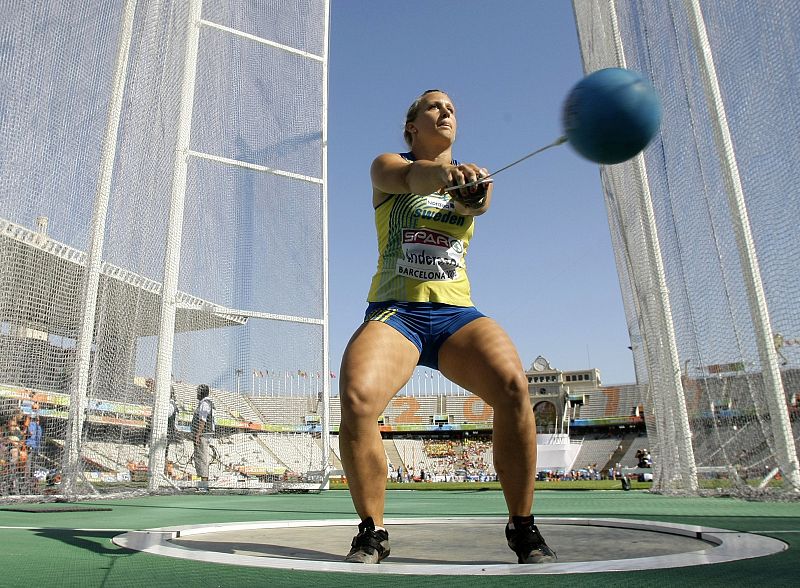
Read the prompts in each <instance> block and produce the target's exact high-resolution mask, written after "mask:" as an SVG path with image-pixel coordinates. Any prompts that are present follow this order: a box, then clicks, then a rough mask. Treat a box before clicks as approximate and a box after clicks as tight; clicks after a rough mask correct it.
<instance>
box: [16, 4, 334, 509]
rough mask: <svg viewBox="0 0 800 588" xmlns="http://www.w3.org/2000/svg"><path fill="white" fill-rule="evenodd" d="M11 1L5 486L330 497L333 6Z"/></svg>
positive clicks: (77, 492) (36, 490)
mask: <svg viewBox="0 0 800 588" xmlns="http://www.w3.org/2000/svg"><path fill="white" fill-rule="evenodd" d="M3 4H4V8H3V16H4V19H3V21H4V22H3V24H2V25H1V28H0V31H1V32H0V37H2V46H3V50H2V52H0V71H2V75H3V80H4V82H3V84H2V89H1V90H0V92H2V99H1V100H2V104H3V108H2V110H3V113H2V117H3V132H2V133H0V154H1V155H0V403H1V404H0V409H1V410H2V414H1V415H0V416H1V419H0V420H1V421H2V427H3V428H2V446H1V447H0V449H1V450H2V455H0V467H1V468H2V469H0V497H4V498H5V499H12V498H10V497H18V496H39V497H41V496H42V495H47V494H54V495H66V496H69V497H75V496H83V495H97V494H104V493H118V492H132V491H136V490H149V491H151V492H152V491H161V490H167V491H171V490H174V489H181V488H198V487H199V488H201V489H202V488H205V487H206V486H208V487H211V488H236V489H242V488H247V489H253V490H256V491H271V490H275V489H283V488H320V487H321V486H322V485H323V484H324V483H325V482H324V477H325V473H326V472H327V470H328V469H329V468H328V459H329V457H328V453H329V452H328V451H326V450H324V449H323V447H324V446H325V444H326V442H327V426H326V422H327V406H328V403H327V399H328V396H329V393H328V391H329V373H330V372H329V370H328V358H327V351H326V345H325V341H326V339H327V302H326V299H325V297H326V282H327V275H326V272H327V269H326V267H325V266H326V262H325V260H326V248H325V223H326V216H325V215H326V213H325V206H326V205H325V183H324V175H325V147H324V145H325V128H324V127H325V108H326V78H327V73H326V71H327V26H328V24H327V21H328V4H327V0H301V1H295V2H283V1H281V0H262V1H260V2H248V1H245V0H225V1H223V0H205V1H201V0H188V1H187V0H181V1H178V0H175V1H172V0H159V1H154V0H138V1H137V0H125V1H124V2H112V1H104V2H91V3H87V2H84V1H81V0H58V1H53V2H44V3H42V2H36V3H25V2H4V3H3ZM200 384H206V385H208V386H209V389H210V398H211V400H212V403H213V413H212V415H211V416H210V417H209V418H207V420H206V422H207V423H208V424H207V425H206V426H205V431H204V433H203V435H202V436H201V437H200V438H198V437H197V435H196V433H197V430H196V429H197V428H198V427H197V425H196V423H195V424H194V425H193V415H194V413H195V411H196V409H197V408H198V405H199V402H198V395H197V388H198V386H199V385H200ZM194 420H195V421H197V419H194ZM212 423H213V424H212ZM204 440H206V441H207V444H208V449H207V450H203V451H198V447H199V446H200V445H202V444H203V443H201V442H202V441H204ZM206 465H207V467H208V472H207V475H206V476H201V475H200V474H202V473H203V472H202V471H200V470H202V469H203V468H204V467H205V466H206ZM205 478H207V480H206V479H205Z"/></svg>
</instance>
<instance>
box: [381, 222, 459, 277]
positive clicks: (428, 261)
mask: <svg viewBox="0 0 800 588" xmlns="http://www.w3.org/2000/svg"><path fill="white" fill-rule="evenodd" d="M437 214H438V213H437ZM445 214H449V213H445ZM402 236H403V257H402V258H398V260H397V266H396V271H397V275H399V276H405V277H409V278H414V279H415V280H433V281H453V280H457V279H458V278H459V275H460V274H459V269H460V268H461V267H463V261H464V243H463V242H462V241H461V240H459V239H454V238H453V237H451V236H450V235H445V234H444V233H440V232H438V231H432V230H430V229H403V230H402Z"/></svg>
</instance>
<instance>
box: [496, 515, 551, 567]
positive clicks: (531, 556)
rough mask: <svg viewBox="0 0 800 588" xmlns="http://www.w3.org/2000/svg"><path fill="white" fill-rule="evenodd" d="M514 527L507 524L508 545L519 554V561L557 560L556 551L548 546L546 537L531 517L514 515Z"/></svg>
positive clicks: (543, 561)
mask: <svg viewBox="0 0 800 588" xmlns="http://www.w3.org/2000/svg"><path fill="white" fill-rule="evenodd" d="M511 520H512V521H513V522H514V528H513V529H511V528H509V526H508V525H506V539H507V540H508V546H509V547H510V548H511V549H513V550H514V553H516V554H517V563H521V564H524V563H551V562H553V561H555V560H556V552H555V551H553V550H552V549H550V548H549V547H548V546H547V543H545V542H544V537H542V534H541V533H540V532H539V529H537V528H536V525H534V524H533V522H532V521H531V520H530V519H529V520H527V521H524V520H523V518H522V517H512V518H511Z"/></svg>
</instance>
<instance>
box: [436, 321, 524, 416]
mask: <svg viewBox="0 0 800 588" xmlns="http://www.w3.org/2000/svg"><path fill="white" fill-rule="evenodd" d="M439 371H441V372H442V374H444V376H445V377H446V378H448V379H449V380H451V381H453V382H455V383H456V384H458V385H459V386H461V387H463V388H466V389H467V390H469V391H471V392H472V393H473V394H476V395H478V396H480V397H481V398H482V399H483V400H485V401H486V402H487V403H489V404H490V405H493V404H494V402H495V401H496V400H500V398H499V397H498V395H500V394H506V393H507V391H508V390H509V389H513V388H514V385H515V384H516V385H517V387H519V384H520V383H521V380H520V378H523V379H524V377H525V376H524V370H523V368H522V362H521V361H520V358H519V354H518V353H517V349H516V347H515V346H514V343H513V342H512V341H511V338H510V337H509V336H508V334H507V333H506V332H505V330H504V329H503V328H502V327H501V326H500V325H498V324H497V323H496V322H495V321H494V320H492V319H491V318H489V317H481V318H479V319H475V320H474V321H472V322H470V323H468V324H466V325H465V326H463V327H462V328H460V329H459V330H458V331H456V332H455V333H454V334H453V335H451V336H450V337H449V338H448V339H447V341H445V342H444V344H443V345H442V347H441V349H440V350H439Z"/></svg>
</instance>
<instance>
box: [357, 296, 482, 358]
mask: <svg viewBox="0 0 800 588" xmlns="http://www.w3.org/2000/svg"><path fill="white" fill-rule="evenodd" d="M482 316H486V315H484V314H482V313H480V312H479V311H478V309H477V308H475V307H474V306H452V305H450V304H440V303H438V302H396V301H389V302H371V303H370V304H369V306H367V312H366V313H365V314H364V322H367V321H378V322H381V323H386V324H387V325H389V326H391V327H394V329H396V330H397V331H399V332H400V333H402V334H403V335H405V337H406V339H408V340H409V341H411V342H412V343H413V344H414V345H416V346H417V349H419V361H418V362H417V365H424V366H427V367H430V368H433V369H435V370H438V369H439V348H440V347H441V346H442V345H443V344H444V342H445V341H447V338H448V337H449V336H450V335H452V334H453V333H455V332H456V331H458V330H459V329H460V328H461V327H463V326H464V325H466V324H467V323H470V322H472V321H474V320H475V319H477V318H480V317H482Z"/></svg>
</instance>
